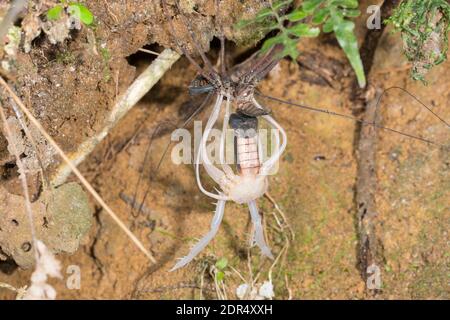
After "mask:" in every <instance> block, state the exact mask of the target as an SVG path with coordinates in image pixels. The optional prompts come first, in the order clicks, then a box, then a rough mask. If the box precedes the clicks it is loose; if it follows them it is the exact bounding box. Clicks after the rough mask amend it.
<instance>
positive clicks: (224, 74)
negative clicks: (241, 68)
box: [215, 0, 227, 77]
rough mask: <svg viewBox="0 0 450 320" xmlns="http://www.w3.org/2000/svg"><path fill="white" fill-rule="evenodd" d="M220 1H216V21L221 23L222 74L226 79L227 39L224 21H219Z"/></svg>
mask: <svg viewBox="0 0 450 320" xmlns="http://www.w3.org/2000/svg"><path fill="white" fill-rule="evenodd" d="M219 2H220V0H216V5H215V7H216V19H217V20H218V23H219V32H220V36H219V39H220V73H221V76H222V77H225V76H226V74H227V67H226V64H225V37H224V35H223V26H222V21H220V20H221V19H219V16H220V3H219Z"/></svg>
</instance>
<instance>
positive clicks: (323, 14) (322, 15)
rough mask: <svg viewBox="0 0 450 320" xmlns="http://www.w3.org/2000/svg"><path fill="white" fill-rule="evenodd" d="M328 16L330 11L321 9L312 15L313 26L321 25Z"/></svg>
mask: <svg viewBox="0 0 450 320" xmlns="http://www.w3.org/2000/svg"><path fill="white" fill-rule="evenodd" d="M329 15H330V9H329V8H322V9H320V10H318V11H317V12H316V13H315V14H314V16H313V19H312V22H313V23H314V24H321V23H323V22H324V21H325V20H326V18H328V16H329Z"/></svg>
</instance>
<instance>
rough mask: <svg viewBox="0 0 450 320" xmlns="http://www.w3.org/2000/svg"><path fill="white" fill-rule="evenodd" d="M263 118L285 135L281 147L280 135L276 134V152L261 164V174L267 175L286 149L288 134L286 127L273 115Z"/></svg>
mask: <svg viewBox="0 0 450 320" xmlns="http://www.w3.org/2000/svg"><path fill="white" fill-rule="evenodd" d="M263 118H264V119H265V120H266V121H267V122H268V123H269V124H270V125H271V126H272V128H274V129H278V130H279V131H280V133H281V136H282V137H283V143H282V144H281V147H280V139H279V137H278V136H276V138H275V140H276V141H275V153H274V154H273V155H272V156H271V157H270V158H269V159H268V160H267V161H266V162H264V163H263V165H262V166H261V171H260V172H261V175H267V174H268V173H269V172H270V170H271V169H272V167H273V166H274V165H275V163H276V162H277V161H278V160H279V159H280V157H281V155H282V154H283V152H284V150H285V149H286V145H287V136H286V132H285V131H284V129H283V128H282V127H281V126H280V125H279V124H278V122H276V121H275V120H274V119H273V118H272V117H271V116H263Z"/></svg>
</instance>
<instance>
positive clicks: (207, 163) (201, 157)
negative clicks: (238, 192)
mask: <svg viewBox="0 0 450 320" xmlns="http://www.w3.org/2000/svg"><path fill="white" fill-rule="evenodd" d="M222 102H223V95H218V96H217V100H216V104H215V105H214V108H213V111H212V112H211V115H210V117H209V120H208V122H207V124H206V127H205V132H204V133H203V136H202V140H201V141H200V146H199V148H198V152H197V158H196V163H195V177H196V180H197V184H198V187H199V188H200V190H201V191H202V192H203V193H204V194H206V195H207V196H208V197H211V198H214V199H217V200H226V199H227V198H226V197H225V196H221V195H217V194H213V193H211V192H209V191H206V189H205V188H204V187H203V185H202V182H201V180H200V162H202V163H203V166H204V167H205V170H206V172H208V175H209V176H210V177H211V178H212V179H213V180H214V181H215V182H216V183H218V184H220V182H221V181H222V178H223V176H224V173H223V172H222V171H220V170H219V169H217V168H216V167H215V166H214V164H212V163H211V160H210V159H209V157H208V154H207V153H206V141H207V140H208V137H209V134H210V132H211V129H212V127H213V126H214V124H215V123H216V122H217V118H218V117H219V114H220V109H221V106H222Z"/></svg>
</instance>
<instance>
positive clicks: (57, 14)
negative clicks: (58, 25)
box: [47, 5, 63, 20]
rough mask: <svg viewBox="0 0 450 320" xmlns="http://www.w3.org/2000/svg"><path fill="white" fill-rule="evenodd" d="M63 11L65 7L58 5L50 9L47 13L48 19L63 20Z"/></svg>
mask: <svg viewBox="0 0 450 320" xmlns="http://www.w3.org/2000/svg"><path fill="white" fill-rule="evenodd" d="M62 11H63V7H62V6H61V5H56V6H54V7H53V8H50V9H49V10H48V11H47V19H48V20H58V19H59V18H61V12H62Z"/></svg>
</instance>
